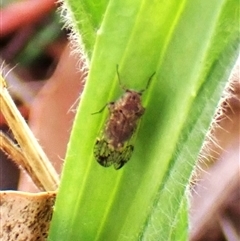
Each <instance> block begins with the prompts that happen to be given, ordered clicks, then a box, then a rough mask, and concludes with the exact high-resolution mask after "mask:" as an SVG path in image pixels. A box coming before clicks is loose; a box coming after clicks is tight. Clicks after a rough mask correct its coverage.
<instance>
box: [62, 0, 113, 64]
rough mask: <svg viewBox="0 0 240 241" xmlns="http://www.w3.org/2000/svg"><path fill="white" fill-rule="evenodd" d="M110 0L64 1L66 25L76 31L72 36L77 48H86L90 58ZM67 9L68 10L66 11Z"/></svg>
mask: <svg viewBox="0 0 240 241" xmlns="http://www.w3.org/2000/svg"><path fill="white" fill-rule="evenodd" d="M108 2H109V0H99V1H96V0H81V1H79V0H66V1H62V7H61V8H62V9H63V15H64V16H65V18H66V26H68V27H70V28H72V29H73V31H74V36H72V38H73V39H74V40H75V41H76V43H74V44H75V45H78V46H76V48H78V49H80V45H82V46H81V48H83V49H84V51H85V54H86V56H87V57H88V59H91V56H92V51H93V46H94V43H95V40H96V35H97V31H98V28H99V27H100V24H101V22H102V18H103V14H104V12H105V10H106V7H107V4H108ZM66 10H67V12H66Z"/></svg>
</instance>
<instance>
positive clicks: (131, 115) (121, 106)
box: [93, 65, 155, 170]
mask: <svg viewBox="0 0 240 241" xmlns="http://www.w3.org/2000/svg"><path fill="white" fill-rule="evenodd" d="M116 69H117V76H118V81H119V85H120V87H121V88H122V89H123V90H124V91H125V93H124V94H123V95H122V97H121V98H119V99H118V100H117V101H115V102H110V103H108V104H106V105H105V106H104V107H103V108H102V109H101V110H100V111H98V112H95V113H93V114H98V113H101V112H102V111H103V110H104V109H105V107H106V106H107V107H108V110H109V117H108V119H107V121H106V124H105V127H104V130H103V132H102V133H101V137H100V138H97V140H96V142H95V145H94V156H95V158H96V160H97V162H98V163H99V164H100V165H102V166H104V167H109V166H111V165H113V166H114V168H115V169H116V170H118V169H120V168H121V167H122V166H123V165H124V164H125V163H127V162H128V161H129V159H130V158H131V156H132V152H133V150H134V146H133V145H132V144H130V142H131V138H132V136H133V134H134V132H135V130H136V128H137V126H138V122H139V120H140V118H141V116H142V115H143V114H144V112H145V108H144V107H143V106H142V103H141V96H142V94H143V92H144V91H145V90H147V88H148V86H149V84H150V81H151V79H152V77H153V76H154V74H155V73H153V74H152V75H151V76H150V78H149V79H148V82H147V85H146V87H145V89H143V90H140V91H135V90H130V89H127V88H125V87H124V86H123V85H122V83H121V80H120V74H119V71H118V65H117V68H116Z"/></svg>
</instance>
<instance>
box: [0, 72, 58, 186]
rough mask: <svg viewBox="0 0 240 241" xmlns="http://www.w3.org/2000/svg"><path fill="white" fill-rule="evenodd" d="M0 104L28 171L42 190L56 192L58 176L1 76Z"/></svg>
mask: <svg viewBox="0 0 240 241" xmlns="http://www.w3.org/2000/svg"><path fill="white" fill-rule="evenodd" d="M0 102H1V112H2V114H3V115H4V117H5V119H6V120H7V122H8V125H9V127H10V128H11V130H12V132H13V135H14V138H15V139H16V140H17V142H18V144H19V146H20V148H21V150H22V153H23V155H24V157H25V159H26V161H27V163H28V164H27V165H28V166H29V170H31V172H32V173H34V175H35V177H36V179H37V180H38V182H39V183H41V186H42V187H43V188H42V190H46V191H54V190H56V188H57V186H58V183H59V177H58V174H57V173H56V171H55V169H54V168H53V166H52V164H51V163H50V161H49V160H48V158H47V156H46V154H45V153H44V152H43V150H42V148H41V147H40V145H39V144H38V142H37V140H36V138H35V137H34V135H33V133H32V132H31V130H30V129H29V127H28V125H27V123H26V122H25V120H24V118H23V117H22V116H21V114H20V113H19V111H18V109H17V107H16V106H15V104H14V102H13V100H12V98H11V96H10V95H9V93H8V90H7V88H6V83H5V81H4V79H3V78H2V76H0Z"/></svg>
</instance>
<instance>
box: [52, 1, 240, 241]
mask: <svg viewBox="0 0 240 241" xmlns="http://www.w3.org/2000/svg"><path fill="white" fill-rule="evenodd" d="M72 11H74V9H72ZM89 14H91V12H89ZM238 14H239V4H238V1H237V0H212V1H208V0H195V1H192V0H185V1H179V0H169V1H152V2H151V3H149V1H146V0H145V1H144V0H142V1H140V0H131V1H126V0H118V1H110V2H109V5H108V6H107V11H106V12H105V14H104V18H103V21H102V24H101V27H100V29H99V30H98V35H97V37H96V41H95V44H94V51H93V55H92V62H91V66H90V73H89V76H88V79H87V83H86V86H85V89H84V92H83V94H82V98H81V103H80V106H79V108H78V112H77V116H76V119H75V123H74V127H73V131H72V135H71V140H70V143H69V148H68V152H67V157H66V163H65V165H64V170H63V174H62V181H61V185H60V188H59V194H58V197H57V201H56V207H55V211H54V214H53V220H52V224H51V229H50V234H49V240H54V241H55V240H57V241H59V240H64V241H68V240H84V241H86V240H90V241H92V240H96V241H97V240H104V241H106V240H110V241H111V240H118V241H120V240H121V241H122V240H148V241H149V240H164V241H166V240H186V239H187V235H188V223H187V211H186V210H187V190H188V182H189V179H190V176H191V173H192V170H193V169H194V166H195V162H196V159H197V155H198V153H199V151H200V148H201V146H202V143H203V140H204V137H205V134H206V132H207V129H208V127H209V125H210V122H211V120H212V117H213V114H214V111H215V109H216V106H217V103H218V101H219V99H220V96H221V93H222V90H223V88H224V85H225V83H226V81H227V78H228V76H229V73H230V71H231V68H232V65H233V63H234V61H235V59H236V57H237V54H238V49H237V48H238V43H239V30H238ZM78 21H81V20H78ZM117 64H118V65H119V72H120V76H121V81H122V82H123V84H124V85H125V86H126V87H127V88H130V89H134V90H141V89H144V87H145V86H146V82H147V80H148V78H149V77H150V75H151V74H152V73H153V72H156V74H155V76H154V78H153V80H152V82H151V84H150V87H149V89H148V90H147V91H146V92H144V94H143V105H144V106H146V112H145V114H144V116H143V117H142V120H141V123H140V126H139V128H138V131H137V133H136V134H135V135H136V141H135V149H134V153H133V156H132V158H131V160H130V161H129V162H128V163H127V164H126V165H125V166H124V167H123V168H122V169H120V170H118V171H116V170H115V169H114V168H113V167H108V168H104V167H102V166H100V165H99V164H98V163H97V162H96V160H95V159H94V156H93V147H94V144H95V141H96V138H97V137H98V136H99V134H100V132H101V130H102V129H103V128H104V123H105V121H106V118H107V116H108V110H107V108H106V109H105V110H104V111H103V112H102V113H100V114H96V115H91V113H94V112H96V111H99V110H100V109H101V108H102V107H103V106H104V105H105V104H106V103H108V102H110V101H114V100H116V99H117V98H119V96H121V94H122V92H123V91H122V90H121V88H120V86H119V83H118V80H117V74H116V65H117Z"/></svg>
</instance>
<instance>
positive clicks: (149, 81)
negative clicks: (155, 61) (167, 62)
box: [139, 72, 156, 94]
mask: <svg viewBox="0 0 240 241" xmlns="http://www.w3.org/2000/svg"><path fill="white" fill-rule="evenodd" d="M155 74H156V72H154V73H153V74H152V75H151V76H150V77H149V79H148V82H147V85H146V87H145V89H143V90H140V91H139V93H140V94H142V93H143V92H144V91H145V90H147V89H148V87H149V85H150V83H151V80H152V78H153V76H154V75H155Z"/></svg>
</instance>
